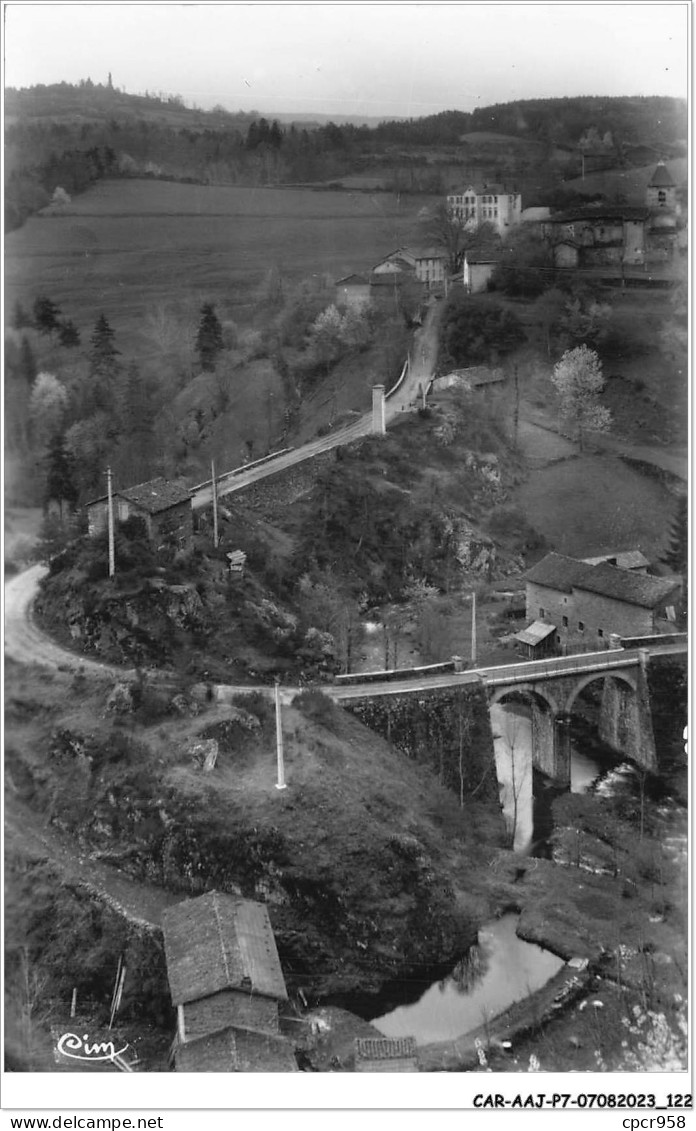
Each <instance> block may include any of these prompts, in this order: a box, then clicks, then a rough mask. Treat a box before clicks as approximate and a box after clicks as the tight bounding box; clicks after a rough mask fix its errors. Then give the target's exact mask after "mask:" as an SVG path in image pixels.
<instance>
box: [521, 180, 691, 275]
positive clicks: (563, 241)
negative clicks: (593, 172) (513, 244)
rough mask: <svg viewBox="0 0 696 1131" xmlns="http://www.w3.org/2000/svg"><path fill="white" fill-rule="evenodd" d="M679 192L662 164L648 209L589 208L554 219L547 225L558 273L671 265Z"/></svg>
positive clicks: (603, 205) (675, 244)
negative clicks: (611, 267) (584, 269)
mask: <svg viewBox="0 0 696 1131" xmlns="http://www.w3.org/2000/svg"><path fill="white" fill-rule="evenodd" d="M680 213H681V205H680V200H679V189H678V188H677V186H676V184H675V182H674V180H673V179H672V175H671V173H670V172H669V170H668V169H667V166H666V165H665V163H664V161H659V162H658V164H657V166H656V168H655V171H654V172H653V174H652V177H651V179H650V182H649V184H648V185H647V187H646V190H645V203H644V204H642V205H628V204H607V203H599V204H588V205H581V206H580V207H577V208H572V209H567V210H565V211H563V212H555V213H553V214H552V215H551V216H550V217H549V218H548V219H547V220H544V221H542V223H541V232H542V235H543V237H544V238H545V239H546V240H547V242H548V243H549V244H550V245H551V247H552V248H553V257H554V266H556V267H571V268H573V267H583V268H592V267H605V266H610V265H626V266H633V267H636V266H644V267H647V266H648V265H650V264H659V263H668V262H669V261H670V260H671V259H672V257H673V255H674V254H675V252H676V251H677V249H678V247H679V236H680V232H681V228H682V225H681V223H680Z"/></svg>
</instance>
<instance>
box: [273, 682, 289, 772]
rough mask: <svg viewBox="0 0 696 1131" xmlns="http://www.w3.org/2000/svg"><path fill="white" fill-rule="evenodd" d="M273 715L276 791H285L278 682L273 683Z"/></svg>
mask: <svg viewBox="0 0 696 1131" xmlns="http://www.w3.org/2000/svg"><path fill="white" fill-rule="evenodd" d="M275 715H276V754H277V759H278V781H277V782H276V789H286V788H287V786H286V785H285V762H284V760H283V721H282V717H281V713H280V680H279V679H278V678H277V677H276V681H275Z"/></svg>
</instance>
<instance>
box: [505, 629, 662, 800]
mask: <svg viewBox="0 0 696 1131" xmlns="http://www.w3.org/2000/svg"><path fill="white" fill-rule="evenodd" d="M647 661H648V653H647V651H643V650H641V652H640V654H639V662H638V663H635V662H634V663H633V664H632V665H630V666H629V665H627V666H626V667H625V668H624V669H623V670H620V671H612V672H611V673H609V672H607V674H606V675H602V674H601V673H596V672H591V673H589V674H583V675H577V676H572V675H564V676H559V677H556V678H551V679H545V680H539V681H530V682H528V683H526V682H520V683H515V684H514V685H513V684H511V685H510V686H507V687H506V686H497V687H489V702H490V705H491V706H493V705H494V704H496V703H501V702H503V701H505V700H506V699H507V700H510V698H511V697H512V696H514V697H516V698H519V699H522V700H523V701H524V702H525V703H526V705H527V706H528V707H529V708H530V710H531V730H532V763H533V765H534V768H535V769H537V770H540V771H541V772H542V773H543V774H546V775H547V777H550V778H552V779H554V780H555V781H557V782H558V783H559V784H561V785H569V784H570V760H571V752H570V735H571V726H570V724H571V720H572V716H573V708H574V706H575V703H576V700H577V698H578V696H579V695H580V694H581V693H582V692H583V691H584V689H585V688H586V687H588V686H589V685H590V684H591V683H595V682H596V681H597V680H602V681H603V686H602V694H601V706H600V712H599V727H598V729H599V736H600V738H601V739H602V741H603V742H606V743H607V745H608V746H611V747H612V749H614V750H616V751H617V752H618V753H621V754H625V755H627V757H629V758H630V759H631V761H633V762H635V763H636V765H638V766H640V767H642V768H643V769H645V770H655V769H656V768H657V755H656V751H655V738H654V735H653V727H652V715H651V712H650V698H649V693H648V684H647Z"/></svg>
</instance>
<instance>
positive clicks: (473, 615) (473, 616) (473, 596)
mask: <svg viewBox="0 0 696 1131" xmlns="http://www.w3.org/2000/svg"><path fill="white" fill-rule="evenodd" d="M471 666H472V667H473V668H475V667H476V590H474V592H473V593H472V594H471Z"/></svg>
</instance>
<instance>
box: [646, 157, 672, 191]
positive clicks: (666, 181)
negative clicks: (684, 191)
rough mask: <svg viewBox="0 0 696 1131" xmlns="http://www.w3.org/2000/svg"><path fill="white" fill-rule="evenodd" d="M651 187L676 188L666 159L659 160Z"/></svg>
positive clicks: (651, 180)
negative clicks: (665, 161)
mask: <svg viewBox="0 0 696 1131" xmlns="http://www.w3.org/2000/svg"><path fill="white" fill-rule="evenodd" d="M648 187H649V188H674V187H675V186H674V181H673V180H672V175H671V173H670V171H669V169H668V168H667V166H666V165H665V163H664V161H658V163H657V165H656V167H655V172H654V173H653V175H652V177H651V179H650V184H649V186H648Z"/></svg>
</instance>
